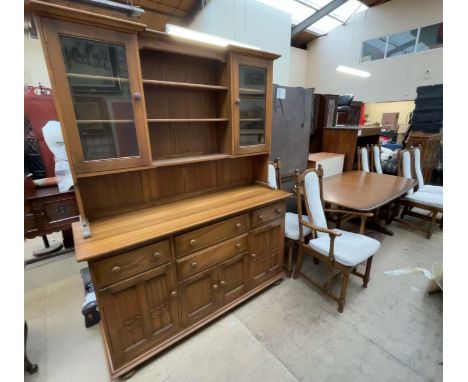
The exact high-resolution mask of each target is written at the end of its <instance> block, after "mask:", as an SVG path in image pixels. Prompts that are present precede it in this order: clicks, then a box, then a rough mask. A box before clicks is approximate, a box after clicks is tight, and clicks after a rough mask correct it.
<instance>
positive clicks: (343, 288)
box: [338, 270, 350, 313]
mask: <svg viewBox="0 0 468 382" xmlns="http://www.w3.org/2000/svg"><path fill="white" fill-rule="evenodd" d="M349 272H350V271H349V270H347V271H343V280H342V282H341V293H340V300H339V302H338V312H340V313H343V310H344V306H345V304H346V291H347V289H348V280H349Z"/></svg>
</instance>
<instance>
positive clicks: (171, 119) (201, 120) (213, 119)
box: [147, 118, 229, 123]
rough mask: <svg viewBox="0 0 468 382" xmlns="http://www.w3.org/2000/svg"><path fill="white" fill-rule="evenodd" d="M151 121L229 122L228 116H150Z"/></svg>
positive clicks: (149, 120)
mask: <svg viewBox="0 0 468 382" xmlns="http://www.w3.org/2000/svg"><path fill="white" fill-rule="evenodd" d="M147 121H148V122H149V123H181V122H227V121H229V119H228V118H151V119H150V118H148V119H147Z"/></svg>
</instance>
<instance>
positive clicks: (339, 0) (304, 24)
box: [291, 0, 348, 37]
mask: <svg viewBox="0 0 468 382" xmlns="http://www.w3.org/2000/svg"><path fill="white" fill-rule="evenodd" d="M347 1H348V0H333V1H331V2H329V3H328V4H327V5H325V6H324V7H323V8H320V9H319V10H318V11H317V12H315V13H314V14H313V15H311V16H309V17H307V18H306V19H305V20H304V21H301V22H300V23H299V24H297V25H296V26H295V27H293V28H292V31H291V37H294V36H295V35H297V34H298V33H301V32H302V31H303V30H304V29H307V28H308V27H310V26H311V25H312V24H314V23H316V22H317V21H319V20H320V19H322V18H324V17H325V16H326V15H328V14H329V13H330V12H333V11H334V10H335V9H336V8H338V7H339V6H341V5H343V4H344V3H346V2H347Z"/></svg>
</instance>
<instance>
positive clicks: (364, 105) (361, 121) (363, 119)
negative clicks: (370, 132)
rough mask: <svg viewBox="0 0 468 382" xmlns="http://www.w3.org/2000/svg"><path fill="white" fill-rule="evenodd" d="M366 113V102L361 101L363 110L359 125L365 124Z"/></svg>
mask: <svg viewBox="0 0 468 382" xmlns="http://www.w3.org/2000/svg"><path fill="white" fill-rule="evenodd" d="M365 114H366V104H365V103H364V102H363V103H361V112H360V114H359V126H362V125H364V122H365V120H366V119H365V118H364V115H365Z"/></svg>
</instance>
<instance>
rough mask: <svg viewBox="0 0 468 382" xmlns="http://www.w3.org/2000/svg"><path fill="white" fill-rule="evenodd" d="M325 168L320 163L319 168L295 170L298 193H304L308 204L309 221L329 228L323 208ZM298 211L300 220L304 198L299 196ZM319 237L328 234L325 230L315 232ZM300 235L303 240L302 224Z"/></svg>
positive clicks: (306, 204)
mask: <svg viewBox="0 0 468 382" xmlns="http://www.w3.org/2000/svg"><path fill="white" fill-rule="evenodd" d="M322 177H323V169H322V166H321V165H319V166H318V168H317V169H307V170H305V171H304V172H303V173H302V174H300V173H299V171H298V170H296V172H295V183H296V184H295V187H296V192H297V193H298V195H301V194H302V195H304V204H305V206H306V212H307V216H308V217H309V221H310V222H312V223H313V224H315V225H316V226H319V227H323V228H328V225H327V219H326V218H325V212H324V210H323V188H322ZM297 212H298V215H299V220H301V219H302V216H303V211H302V200H301V198H300V197H297ZM315 234H316V236H317V237H321V236H327V234H326V233H323V232H315ZM299 237H300V239H301V241H303V238H304V235H303V232H302V225H301V224H299Z"/></svg>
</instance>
